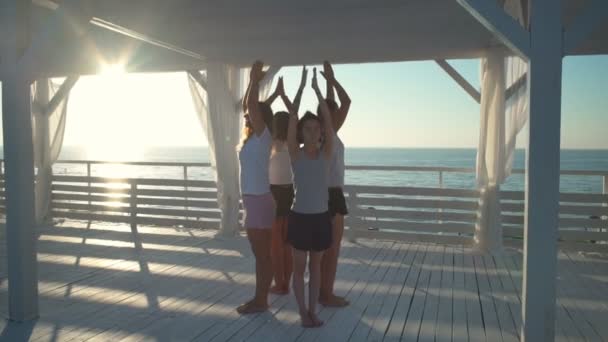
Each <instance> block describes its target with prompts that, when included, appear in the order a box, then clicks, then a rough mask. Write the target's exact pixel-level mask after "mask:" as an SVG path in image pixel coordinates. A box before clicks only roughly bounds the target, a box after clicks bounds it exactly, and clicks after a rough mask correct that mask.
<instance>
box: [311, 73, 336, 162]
mask: <svg viewBox="0 0 608 342" xmlns="http://www.w3.org/2000/svg"><path fill="white" fill-rule="evenodd" d="M312 88H313V89H314V91H315V94H316V95H317V99H318V100H319V107H320V109H321V120H322V121H323V128H324V129H325V143H324V144H323V155H324V156H325V158H327V159H330V158H331V154H332V153H333V147H334V136H335V134H336V133H335V132H334V128H333V124H332V122H331V114H330V113H329V107H328V106H327V102H325V98H324V97H323V94H321V89H319V84H318V82H317V69H314V70H313V76H312Z"/></svg>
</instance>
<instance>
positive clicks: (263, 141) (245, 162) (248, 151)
mask: <svg viewBox="0 0 608 342" xmlns="http://www.w3.org/2000/svg"><path fill="white" fill-rule="evenodd" d="M271 144H272V137H271V136H270V132H269V131H268V128H264V132H263V133H262V134H261V135H260V136H258V135H257V134H255V133H253V135H252V136H251V137H250V138H249V139H248V140H247V142H246V143H245V144H244V145H243V146H242V147H241V150H240V151H239V162H240V165H241V171H240V181H241V194H243V195H263V194H267V193H269V192H270V181H269V179H268V164H269V159H270V147H271Z"/></svg>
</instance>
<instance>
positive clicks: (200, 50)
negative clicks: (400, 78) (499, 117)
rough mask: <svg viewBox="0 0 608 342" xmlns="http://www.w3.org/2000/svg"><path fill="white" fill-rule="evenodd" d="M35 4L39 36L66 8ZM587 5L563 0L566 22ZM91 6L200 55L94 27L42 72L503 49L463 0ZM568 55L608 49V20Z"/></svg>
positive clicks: (60, 42) (113, 2) (189, 0)
mask: <svg viewBox="0 0 608 342" xmlns="http://www.w3.org/2000/svg"><path fill="white" fill-rule="evenodd" d="M34 2H35V3H37V4H38V5H41V6H36V7H37V10H36V16H35V26H36V27H35V28H34V32H35V31H40V30H48V29H49V28H48V21H49V17H50V16H52V15H56V12H57V10H53V9H50V8H52V7H56V6H53V5H55V4H54V3H53V2H51V1H48V0H34ZM72 2H73V3H76V4H77V5H78V4H82V3H84V1H83V0H72ZM65 3H69V2H68V1H64V4H65ZM585 3H586V1H585V0H565V1H564V9H563V16H564V23H565V26H566V27H568V24H569V23H570V22H571V21H572V20H573V18H574V17H575V16H576V15H577V14H578V12H579V10H580V9H581V8H582V7H583V5H584V4H585ZM87 6H88V12H89V13H90V14H91V15H92V16H93V18H95V19H94V20H93V22H95V21H97V22H98V23H99V22H101V23H104V24H107V25H106V26H112V27H114V28H117V27H120V29H129V30H132V31H135V32H136V33H138V34H142V35H145V36H146V37H147V38H151V39H153V40H155V41H162V42H164V43H166V44H169V45H171V46H174V47H178V48H181V49H183V50H187V51H189V52H193V53H194V54H190V56H186V55H183V54H180V53H178V52H175V51H170V50H166V49H164V48H160V47H156V46H153V45H150V44H148V43H143V42H142V41H141V40H133V39H131V38H126V37H125V36H124V35H123V34H120V33H116V32H112V31H109V30H107V29H105V28H101V27H99V26H92V28H91V30H90V31H89V32H88V34H87V35H86V37H87V39H84V40H76V39H74V38H73V35H71V34H55V35H52V34H50V38H49V39H50V42H51V43H52V44H53V46H54V47H55V48H54V49H46V52H45V54H44V55H43V56H40V57H39V58H40V60H38V63H37V64H38V65H40V71H41V72H42V73H43V74H45V75H61V74H70V73H90V72H96V71H97V70H98V65H99V60H98V58H95V57H94V55H95V54H97V55H98V56H101V57H103V58H104V59H106V60H108V61H117V60H123V62H124V59H126V58H128V62H127V64H128V65H129V68H130V69H131V70H133V71H167V70H184V69H188V68H196V67H200V66H201V65H204V62H203V61H204V60H221V61H224V62H228V63H235V64H242V65H245V64H249V63H251V61H252V60H254V59H258V58H259V59H263V60H264V61H266V62H267V63H271V64H276V65H297V64H313V63H319V62H320V61H321V60H322V59H329V60H331V61H333V62H334V63H360V62H384V61H410V60H432V59H452V58H477V57H481V56H483V54H484V51H485V50H487V49H489V48H504V46H503V45H502V43H501V42H500V41H499V40H497V39H496V38H495V37H494V36H493V35H492V34H491V33H490V32H489V31H488V30H487V29H486V28H485V27H484V26H483V25H481V24H480V23H479V22H478V21H477V20H475V18H473V17H472V16H471V15H470V14H469V13H468V12H467V11H466V10H465V9H463V8H462V7H461V6H460V5H459V4H458V3H457V2H456V1H455V0H374V1H370V0H331V1H328V0H307V1H296V0H258V1H251V0H223V1H210V0H171V1H167V0H129V1H125V0H96V1H90V2H89V3H88V4H87ZM109 23H111V24H109ZM45 25H46V26H45ZM64 29H65V27H64ZM68 30H73V28H68ZM64 33H65V32H64ZM134 35H137V34H134ZM175 50H179V49H175ZM568 53H569V54H606V53H608V22H607V23H605V24H604V25H603V26H602V27H601V28H600V29H598V30H596V32H595V33H594V34H593V35H591V37H590V38H589V39H587V40H586V41H585V43H584V44H582V45H581V46H580V47H579V48H577V49H576V50H574V51H570V52H568ZM197 55H198V56H197ZM201 57H202V58H201Z"/></svg>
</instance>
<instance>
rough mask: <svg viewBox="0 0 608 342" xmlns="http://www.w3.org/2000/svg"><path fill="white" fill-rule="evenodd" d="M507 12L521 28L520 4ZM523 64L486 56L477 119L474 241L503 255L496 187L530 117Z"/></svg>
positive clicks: (499, 55) (506, 172)
mask: <svg viewBox="0 0 608 342" xmlns="http://www.w3.org/2000/svg"><path fill="white" fill-rule="evenodd" d="M505 10H507V12H509V13H511V14H512V15H513V16H514V17H515V18H517V19H518V20H519V22H520V23H523V22H524V20H523V11H522V8H521V6H520V2H519V1H514V0H508V1H507V2H506V3H505ZM527 68H528V66H527V63H526V62H525V61H524V60H522V59H521V58H519V57H508V58H505V56H504V55H503V54H502V53H501V52H496V51H490V52H488V55H487V56H486V58H484V59H482V61H481V90H482V92H481V116H480V127H479V128H480V131H479V145H478V150H477V170H476V171H477V186H478V188H479V190H480V191H481V196H480V209H479V213H480V215H479V221H478V225H477V228H476V234H475V241H476V247H477V249H478V250H479V251H482V252H490V253H500V252H501V251H502V225H501V219H500V216H501V208H500V185H501V184H502V183H503V182H504V181H505V180H506V178H507V177H508V176H509V175H510V174H511V170H512V169H513V162H514V159H515V158H514V157H515V147H516V141H517V134H518V133H519V132H520V131H521V130H522V128H523V127H524V126H525V124H526V122H527V118H528V96H527V91H526V83H525V80H524V79H525V77H526V73H527Z"/></svg>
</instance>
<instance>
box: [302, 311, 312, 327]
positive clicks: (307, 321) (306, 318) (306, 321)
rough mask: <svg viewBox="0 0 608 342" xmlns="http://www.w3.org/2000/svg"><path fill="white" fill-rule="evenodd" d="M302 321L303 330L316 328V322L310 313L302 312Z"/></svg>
mask: <svg viewBox="0 0 608 342" xmlns="http://www.w3.org/2000/svg"><path fill="white" fill-rule="evenodd" d="M300 321H301V324H302V327H303V328H315V327H316V326H315V322H314V321H313V320H312V318H310V315H309V314H308V312H300Z"/></svg>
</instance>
